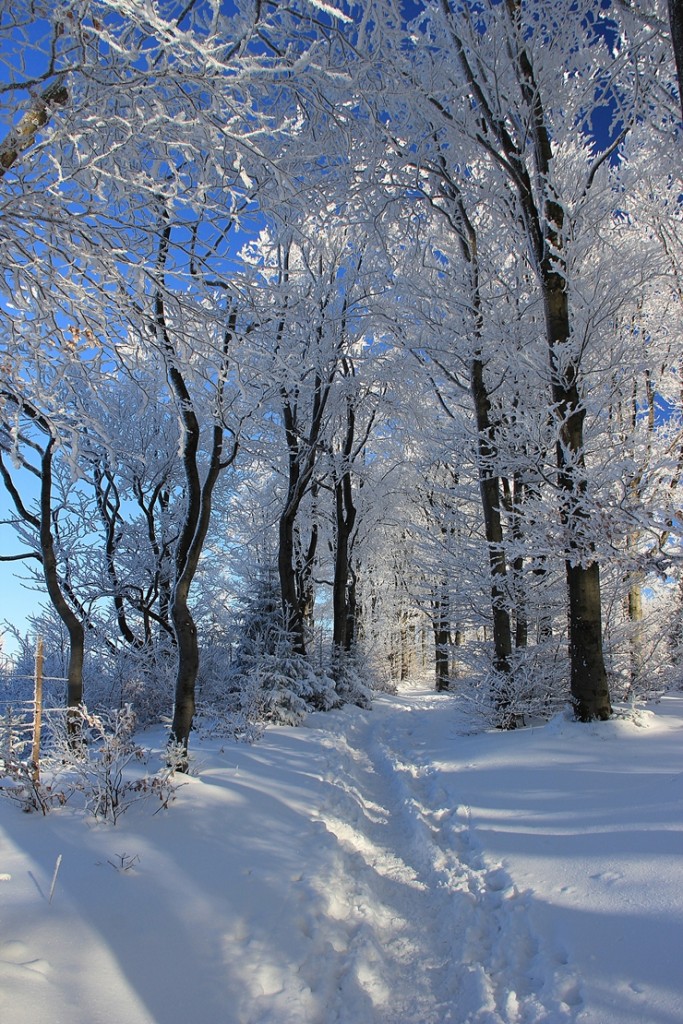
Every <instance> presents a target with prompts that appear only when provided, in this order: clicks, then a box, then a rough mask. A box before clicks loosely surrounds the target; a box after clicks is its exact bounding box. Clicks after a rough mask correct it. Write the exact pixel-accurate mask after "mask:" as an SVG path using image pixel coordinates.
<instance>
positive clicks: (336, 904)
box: [0, 687, 683, 1024]
mask: <svg viewBox="0 0 683 1024" xmlns="http://www.w3.org/2000/svg"><path fill="white" fill-rule="evenodd" d="M651 712H652V713H650V712H646V713H643V714H641V716H640V719H639V720H638V721H634V720H633V719H627V718H624V719H617V720H613V721H610V722H607V723H602V724H596V725H594V726H593V725H591V726H585V725H579V724H576V723H574V722H573V721H571V720H570V719H569V717H568V716H564V715H561V716H559V717H557V718H555V719H554V720H553V721H552V722H550V723H549V724H547V725H544V726H539V727H537V728H531V727H529V728H524V729H520V730H517V731H516V732H512V733H503V732H486V733H483V734H479V735H475V734H468V732H467V729H466V728H465V724H464V722H463V719H462V716H461V714H460V712H459V711H458V703H457V699H455V698H454V697H453V696H451V695H436V694H434V693H432V692H430V691H429V690H428V689H425V688H419V687H414V688H412V689H407V690H404V691H402V692H400V693H399V694H398V695H397V696H393V697H390V696H387V697H382V698H380V699H378V700H377V701H376V703H375V706H374V708H373V710H372V711H361V710H358V709H357V708H347V709H344V710H342V711H338V712H333V713H329V714H317V715H313V716H311V717H310V718H309V720H308V723H307V725H306V726H305V727H302V728H298V729H287V728H271V729H268V730H267V732H266V734H265V736H264V738H263V739H262V740H261V741H260V742H259V743H257V744H255V745H254V746H251V747H249V746H246V745H239V744H235V743H232V742H225V741H220V740H215V739H214V740H210V741H209V740H203V741H202V740H200V739H199V738H195V737H194V736H193V741H194V742H193V752H194V771H195V774H194V775H193V776H192V777H190V778H189V780H188V781H187V784H186V785H185V786H184V787H183V788H182V789H180V790H179V791H178V794H177V799H176V800H175V802H174V803H173V804H172V805H171V807H170V808H169V809H168V810H161V811H159V812H158V813H156V814H153V813H152V811H153V810H154V807H153V806H148V807H145V806H144V805H142V804H138V805H136V806H135V807H133V808H131V809H130V810H129V811H128V813H127V814H126V815H125V816H124V817H123V818H122V819H121V820H120V822H119V824H118V825H117V826H116V827H114V826H111V825H104V824H93V823H91V822H88V821H87V820H85V819H83V818H82V817H80V816H79V814H78V813H77V812H76V811H75V810H71V809H70V808H69V807H68V806H67V807H66V808H62V809H59V810H56V811H53V812H52V813H51V814H50V815H49V816H48V817H47V818H42V817H40V816H38V815H35V814H34V815H25V814H21V813H20V812H19V811H18V810H17V808H16V806H14V805H12V804H10V803H9V802H6V801H3V802H0V906H1V908H2V932H1V933H0V1020H2V1021H3V1024H5V1022H6V1024H62V1022H63V1024H66V1022H69V1024H114V1022H116V1024H122V1022H125V1024H152V1022H154V1024H181V1022H182V1024H187V1022H188V1021H193V1022H198V1024H218V1022H220V1024H542V1022H545V1024H680V1022H681V1021H683V972H681V967H680V953H681V938H682V937H683V857H681V854H683V815H682V813H681V811H682V810H683V742H682V741H683V695H680V694H677V695H671V696H668V697H665V698H664V699H663V700H662V701H661V702H660V703H659V704H657V705H652V708H651ZM145 742H147V743H152V744H154V743H156V744H157V745H158V746H159V749H161V747H162V744H163V734H162V733H161V732H159V733H155V734H153V735H151V736H150V735H149V734H148V735H147V736H146V739H145ZM59 855H61V856H62V862H61V865H60V869H59V872H58V875H57V879H56V882H55V885H54V892H53V896H52V901H51V902H50V901H49V892H50V887H51V884H52V881H53V877H54V871H55V865H56V862H57V858H58V857H59Z"/></svg>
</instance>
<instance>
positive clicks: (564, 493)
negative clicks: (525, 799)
mask: <svg viewBox="0 0 683 1024" xmlns="http://www.w3.org/2000/svg"><path fill="white" fill-rule="evenodd" d="M549 205H550V207H551V212H552V214H553V219H552V220H551V222H550V223H551V224H554V225H555V226H558V225H560V224H561V223H562V217H563V214H562V211H561V209H560V208H556V204H554V203H551V204H549ZM542 283H543V289H544V306H545V315H546V332H547V339H548V348H549V353H550V368H551V372H552V382H553V383H552V396H553V404H554V407H555V409H556V413H557V416H558V417H559V419H560V429H559V436H558V441H557V467H558V484H559V487H560V518H561V521H562V523H563V525H564V527H565V532H566V534H567V536H568V537H569V545H568V552H567V554H568V557H567V558H566V561H565V566H566V577H567V592H568V603H569V653H570V672H571V695H572V701H573V704H574V709H575V712H576V717H577V718H578V719H579V721H581V722H590V721H593V720H594V719H598V720H601V721H604V720H605V719H607V718H609V716H610V715H611V713H612V707H611V704H610V697H609V688H608V684H607V672H606V670H605V660H604V654H603V647H602V617H601V598H600V569H599V566H598V563H597V561H594V560H593V559H592V554H593V552H594V546H593V543H592V541H591V539H590V537H587V536H586V532H587V528H588V526H589V522H588V511H587V509H586V507H585V496H586V490H587V481H586V475H585V461H584V438H583V424H584V419H585V415H586V414H585V410H584V409H583V407H582V405H581V401H580V397H579V391H578V386H577V381H576V378H577V369H576V367H575V366H574V364H573V363H569V364H568V365H567V364H566V363H565V365H563V366H562V367H560V366H559V360H558V349H559V348H560V347H561V346H563V345H566V344H567V343H569V340H570V336H571V332H570V326H569V298H568V295H567V290H566V283H565V280H564V277H563V276H562V275H561V274H559V273H557V272H555V271H553V270H550V271H548V270H546V272H545V273H544V275H543V282H542Z"/></svg>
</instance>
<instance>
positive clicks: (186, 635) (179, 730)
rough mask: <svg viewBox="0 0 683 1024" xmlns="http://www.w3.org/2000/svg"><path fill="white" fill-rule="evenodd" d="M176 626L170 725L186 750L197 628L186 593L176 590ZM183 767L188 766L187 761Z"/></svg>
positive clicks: (191, 713)
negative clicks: (173, 687)
mask: <svg viewBox="0 0 683 1024" xmlns="http://www.w3.org/2000/svg"><path fill="white" fill-rule="evenodd" d="M172 612H173V627H174V630H175V637H176V655H177V659H178V663H177V674H176V689H175V707H174V711H173V723H172V725H171V737H172V740H173V741H175V742H176V743H178V744H180V746H181V747H182V749H183V750H184V751H187V747H188V743H189V739H190V730H191V729H192V721H193V719H194V714H195V682H196V679H197V673H198V671H199V644H198V641H197V627H196V626H195V622H194V619H193V617H192V613H191V611H190V609H189V607H188V604H187V595H186V594H185V593H180V594H179V593H176V594H175V596H174V601H173V609H172ZM181 767H183V768H186V767H187V763H186V759H185V764H184V765H181Z"/></svg>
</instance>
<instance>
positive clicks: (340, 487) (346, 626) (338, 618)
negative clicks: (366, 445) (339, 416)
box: [332, 470, 356, 651]
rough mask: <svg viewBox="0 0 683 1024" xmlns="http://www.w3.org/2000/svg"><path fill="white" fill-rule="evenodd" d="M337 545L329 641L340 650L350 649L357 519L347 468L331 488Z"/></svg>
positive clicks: (352, 631) (353, 630)
mask: <svg viewBox="0 0 683 1024" xmlns="http://www.w3.org/2000/svg"><path fill="white" fill-rule="evenodd" d="M334 498H335V525H336V546H335V552H334V582H333V587H332V608H333V625H332V642H333V644H334V646H335V648H336V649H337V650H339V651H349V650H350V649H351V645H352V642H353V635H354V632H355V629H354V626H353V622H352V616H351V606H350V601H349V574H350V567H349V543H350V540H351V534H352V533H353V528H354V525H355V522H356V507H355V505H354V503H353V493H352V489H351V474H350V472H349V471H348V470H347V471H346V472H345V473H344V475H343V477H342V479H341V480H339V481H337V483H336V484H335V488H334Z"/></svg>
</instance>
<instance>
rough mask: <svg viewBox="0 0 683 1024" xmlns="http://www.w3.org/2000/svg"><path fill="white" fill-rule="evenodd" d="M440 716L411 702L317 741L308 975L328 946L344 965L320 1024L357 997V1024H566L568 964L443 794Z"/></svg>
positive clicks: (351, 1009)
mask: <svg viewBox="0 0 683 1024" xmlns="http://www.w3.org/2000/svg"><path fill="white" fill-rule="evenodd" d="M442 711H443V699H442V698H441V697H439V696H436V695H432V694H421V695H417V694H413V695H412V696H411V698H410V699H409V700H405V701H401V699H400V698H399V699H396V700H393V701H392V702H390V704H389V706H386V707H384V708H383V711H382V713H381V714H379V715H377V714H373V713H364V714H356V715H355V716H354V717H353V718H352V719H351V721H347V722H339V728H340V731H338V732H336V733H334V734H332V735H331V736H330V737H329V738H328V739H326V740H324V741H323V747H324V748H325V749H326V750H327V751H328V759H329V768H328V773H327V775H326V777H325V781H326V783H327V784H328V786H329V790H328V793H327V799H326V801H325V803H324V804H323V806H322V808H321V811H320V820H321V822H322V824H323V825H324V827H325V829H326V831H327V832H328V833H329V835H330V836H331V837H332V840H333V841H332V844H331V845H332V852H333V856H332V858H331V859H330V860H328V864H329V867H331V870H332V875H331V876H330V877H329V878H323V879H321V878H319V879H318V885H319V886H322V890H323V891H329V892H330V893H331V896H330V899H329V905H328V907H327V911H326V914H325V916H324V917H323V918H322V922H321V924H322V934H321V933H320V927H321V925H320V924H319V925H318V928H317V931H318V939H317V942H318V952H317V957H316V962H315V963H316V968H318V969H319V967H320V965H321V957H320V952H321V951H322V952H323V957H322V961H323V962H324V959H325V957H324V950H325V949H326V948H327V947H328V946H329V945H331V946H332V948H333V949H334V948H335V943H336V948H337V949H339V950H341V951H342V954H343V965H342V968H341V970H339V971H338V973H337V975H336V976H335V974H334V972H332V977H331V978H330V981H331V984H330V983H328V988H329V996H328V999H327V1017H326V1022H329V1024H332V1022H339V1024H352V1022H354V1021H357V1020H358V1019H359V1017H358V1011H359V1009H361V1007H360V1006H359V1005H358V1003H359V1001H360V1000H361V997H362V996H363V995H364V997H365V999H364V1002H365V1011H366V1013H365V1015H364V1016H362V1017H361V1018H360V1019H368V1020H373V1021H375V1022H376V1024H397V1022H405V1024H413V1022H414V1024H418V1022H419V1024H450V1022H453V1024H455V1022H458V1024H460V1022H463V1024H464V1022H468V1024H469V1022H472V1024H474V1022H477V1024H498V1022H501V1021H506V1022H507V1021H514V1022H517V1021H519V1022H520V1024H521V1022H531V1021H534V1022H538V1024H540V1022H543V1021H552V1022H556V1024H562V1022H565V1021H566V1022H569V1021H573V1020H574V1019H575V1016H576V1011H577V1009H578V1008H579V1007H580V1005H581V1000H580V997H579V994H578V986H577V982H576V978H575V976H574V974H573V973H572V970H571V968H570V967H569V966H568V965H567V963H566V952H565V951H564V950H563V949H561V948H558V949H553V950H548V949H547V948H544V949H541V947H540V944H539V938H538V937H537V936H536V935H534V933H533V930H532V927H531V923H530V919H529V915H528V896H525V895H524V894H521V893H519V892H518V891H517V889H516V887H515V885H514V884H513V882H512V880H511V878H510V877H509V875H508V874H507V872H506V871H505V870H504V868H503V867H502V866H501V865H500V864H497V863H493V864H491V863H488V862H487V861H486V860H485V859H484V857H483V856H482V851H481V849H480V848H479V845H478V843H477V841H476V838H475V836H474V833H473V830H472V827H471V818H470V812H469V808H468V807H467V806H466V805H462V804H457V803H456V804H455V805H454V804H453V803H452V802H451V799H450V796H451V794H449V793H448V792H447V791H446V790H445V789H444V787H443V786H442V785H441V782H440V776H439V772H438V771H437V769H436V768H435V767H434V765H433V763H432V760H431V756H432V755H431V754H430V741H431V739H432V738H433V731H434V723H433V722H432V718H433V716H434V714H436V715H438V714H439V713H441V712H442ZM329 867H328V870H329ZM340 883H341V884H340ZM330 928H331V934H330V935H329V936H328V935H325V934H324V932H325V931H326V930H329V929H330ZM314 934H315V931H314Z"/></svg>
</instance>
